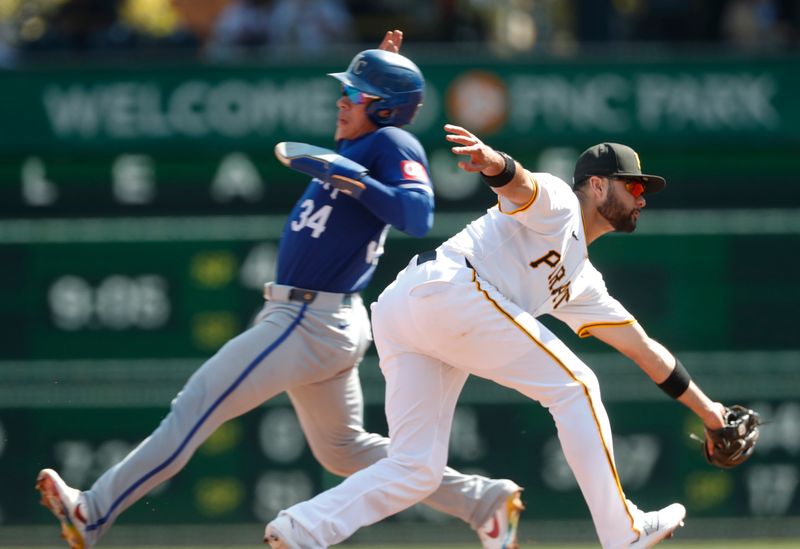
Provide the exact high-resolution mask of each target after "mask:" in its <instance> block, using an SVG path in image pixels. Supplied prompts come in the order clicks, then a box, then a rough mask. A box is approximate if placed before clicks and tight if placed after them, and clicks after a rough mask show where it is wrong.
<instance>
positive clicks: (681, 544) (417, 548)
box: [4, 539, 800, 549]
mask: <svg viewBox="0 0 800 549" xmlns="http://www.w3.org/2000/svg"><path fill="white" fill-rule="evenodd" d="M476 546H477V544H476V543H458V544H452V543H443V544H386V545H370V546H369V549H475V548H476ZM64 547H66V545H57V546H56V545H53V546H42V545H37V546H21V545H20V546H10V547H5V548H4V549H64ZM108 547H109V549H210V547H211V546H204V545H197V546H189V545H173V546H163V547H162V546H154V545H148V546H144V547H123V546H117V545H109V546H108ZM238 547H255V545H253V546H244V545H242V546H238ZM337 547H339V548H340V549H345V548H347V547H350V548H353V549H359V548H367V546H366V545H363V544H356V543H350V544H342V545H339V546H337ZM597 547H598V545H597V544H592V543H578V544H575V543H568V544H560V543H523V544H521V545H520V549H596V548H597ZM658 547H659V549H661V548H662V547H663V548H664V549H798V548H800V540H797V539H761V540H736V541H733V540H700V541H679V540H668V541H666V542H664V543H663V544H661V545H659V546H658Z"/></svg>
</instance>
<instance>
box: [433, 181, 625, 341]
mask: <svg viewBox="0 0 800 549" xmlns="http://www.w3.org/2000/svg"><path fill="white" fill-rule="evenodd" d="M528 175H529V177H530V178H531V180H532V182H533V187H534V191H533V196H532V197H531V199H530V200H529V201H528V203H527V204H525V205H523V206H517V205H515V204H513V203H511V202H509V201H508V200H506V199H504V198H502V197H501V198H500V201H499V202H498V204H497V205H496V206H494V207H493V208H490V209H489V210H488V211H487V213H486V214H485V215H484V216H482V217H480V218H478V219H476V220H475V221H473V222H472V223H470V224H469V225H467V227H465V228H464V229H463V230H462V231H461V232H459V233H458V234H456V235H455V236H453V237H452V238H450V239H449V240H448V241H447V242H445V243H444V244H443V247H444V248H446V249H449V250H452V251H454V252H456V253H458V254H461V255H464V256H465V257H467V259H469V261H470V263H471V264H472V266H473V267H475V270H476V271H477V272H478V273H479V274H480V275H481V276H482V277H484V278H486V279H488V280H491V281H492V283H493V284H494V285H495V287H496V288H497V289H498V290H500V291H501V292H502V293H503V294H504V295H505V296H506V297H508V298H509V299H511V300H512V301H514V302H515V303H516V304H517V305H519V306H520V307H522V308H523V309H524V310H525V311H527V312H528V313H530V314H531V315H532V316H534V317H537V316H540V315H543V314H550V315H552V316H554V317H556V318H558V319H559V320H561V321H563V322H565V323H566V324H568V325H569V326H570V327H571V328H572V329H573V330H574V331H575V332H576V333H577V334H578V335H580V336H581V337H586V336H587V335H589V334H588V332H587V329H588V328H590V327H592V326H600V325H609V326H613V325H623V324H630V323H632V322H634V318H633V316H632V315H631V314H630V313H629V312H628V311H626V310H625V308H624V307H623V306H622V305H621V304H620V303H619V302H618V301H617V300H616V299H614V298H612V297H611V296H610V295H608V291H607V290H606V285H605V282H604V281H603V276H602V275H601V274H600V272H599V271H598V270H597V269H595V267H594V265H592V263H591V262H590V261H589V256H588V252H587V248H586V246H587V244H586V235H585V232H584V227H583V219H582V216H581V208H580V203H579V202H578V198H577V196H576V195H575V193H574V192H573V191H572V189H571V188H570V187H569V185H567V184H566V183H565V182H564V181H562V180H561V179H559V178H558V177H556V176H554V175H552V174H549V173H535V174H534V173H528Z"/></svg>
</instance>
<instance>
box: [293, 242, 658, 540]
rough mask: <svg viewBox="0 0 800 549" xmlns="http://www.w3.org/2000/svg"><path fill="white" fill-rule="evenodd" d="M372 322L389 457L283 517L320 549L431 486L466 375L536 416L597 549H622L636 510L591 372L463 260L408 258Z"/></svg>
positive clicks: (634, 526)
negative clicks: (548, 421)
mask: <svg viewBox="0 0 800 549" xmlns="http://www.w3.org/2000/svg"><path fill="white" fill-rule="evenodd" d="M445 254H448V255H445ZM372 323H373V332H374V336H375V344H376V346H377V348H378V352H379V354H380V358H381V369H382V371H383V374H384V376H385V378H386V417H387V420H388V425H389V437H390V440H391V442H390V445H389V452H388V456H387V457H386V458H385V459H382V460H380V461H378V462H377V463H375V464H373V465H371V466H370V467H367V468H366V469H363V470H362V471H360V472H358V473H356V474H354V475H352V476H351V477H349V478H348V479H347V480H345V481H344V482H343V483H341V484H340V485H338V486H336V487H334V488H332V489H330V490H328V491H327V492H325V493H323V494H320V495H319V496H317V497H316V498H314V499H312V500H309V501H308V502H305V503H301V504H298V505H295V506H293V507H291V508H290V509H288V510H287V511H286V512H287V514H289V515H290V516H292V518H294V519H295V520H296V521H298V522H299V523H300V524H301V525H302V526H304V527H305V528H306V529H307V530H309V532H311V533H312V535H313V536H314V537H316V538H317V539H318V540H319V541H320V542H322V544H323V545H332V544H335V543H338V542H341V541H342V540H344V539H346V538H347V537H349V536H350V535H352V534H353V533H354V532H355V531H356V530H357V529H358V528H360V527H362V526H365V525H368V524H372V523H375V522H377V521H379V520H381V519H383V518H385V517H387V516H389V515H392V514H394V513H397V512H399V511H402V510H403V509H405V508H407V507H409V506H411V505H413V504H414V503H416V502H418V501H420V500H422V499H423V498H425V497H426V496H427V495H428V494H430V493H432V492H433V491H434V490H435V489H436V487H437V486H438V485H439V482H440V480H441V478H442V474H443V472H444V469H445V463H446V461H447V449H448V439H449V436H450V428H451V424H452V419H453V413H454V410H455V406H456V401H457V400H458V395H459V393H460V392H461V389H462V387H463V386H464V383H465V381H466V379H467V376H468V375H469V374H474V375H478V376H481V377H483V378H487V379H490V380H493V381H495V382H497V383H499V384H501V385H503V386H506V387H509V388H512V389H515V390H517V391H519V392H520V393H522V394H524V395H526V396H528V397H530V398H531V399H534V400H537V401H538V402H540V403H541V404H542V405H543V406H544V407H546V408H547V409H548V411H549V412H550V414H551V415H552V416H553V419H554V420H555V422H556V426H557V429H558V436H559V440H560V442H561V446H562V449H563V451H564V454H565V455H566V458H567V462H568V463H569V465H570V467H571V468H572V471H573V472H574V474H575V477H576V479H577V481H578V484H579V485H580V488H581V490H582V492H583V495H584V498H585V500H586V502H587V504H588V506H589V510H590V512H591V515H592V519H593V521H594V525H595V528H596V530H597V534H598V536H599V538H600V541H601V543H602V545H603V547H607V548H608V547H612V548H618V547H625V546H627V545H629V544H630V543H631V542H632V541H635V540H636V539H637V538H638V535H639V529H640V523H641V517H642V514H643V513H641V512H640V511H638V510H637V509H636V508H635V507H634V506H633V505H632V504H629V502H627V501H626V499H625V494H624V493H623V491H622V487H621V485H620V481H619V476H618V474H617V470H616V467H615V464H614V454H613V450H612V445H611V428H610V425H609V421H608V417H607V415H606V411H605V409H604V408H603V405H602V403H601V401H600V389H599V385H598V382H597V378H596V376H595V375H594V373H593V372H592V371H591V370H590V369H589V368H588V366H586V365H585V364H584V363H583V362H582V361H581V360H580V359H579V358H578V357H577V356H575V354H574V353H572V352H571V351H570V350H569V349H568V348H567V347H566V346H565V345H564V344H563V343H562V342H561V341H560V340H559V339H558V338H556V336H555V335H553V334H552V332H550V331H549V330H548V329H547V328H546V327H545V326H543V325H542V324H541V323H539V322H538V321H537V320H536V319H535V318H533V317H532V316H531V315H530V314H528V313H526V312H525V311H523V310H522V309H520V308H519V307H518V306H517V305H515V304H514V303H512V302H511V301H509V300H508V299H506V298H505V297H504V296H503V295H501V294H500V293H499V292H498V291H497V290H496V289H495V288H494V287H493V286H492V285H491V284H490V283H488V282H487V281H485V280H482V279H481V278H480V277H479V276H477V274H476V273H475V271H473V270H472V269H471V268H469V267H467V265H466V262H465V260H464V258H463V257H460V256H457V255H452V254H449V252H442V251H441V250H440V251H439V252H438V257H437V259H436V260H433V261H428V262H425V263H422V264H421V265H417V264H416V258H415V259H412V261H411V263H410V264H409V266H408V267H407V268H406V269H405V270H404V271H402V272H401V273H400V274H399V275H398V277H397V279H396V280H395V281H394V282H393V283H392V284H391V285H390V286H389V287H388V288H387V289H386V290H385V291H384V292H383V293H382V294H381V296H380V297H379V299H378V301H377V303H375V304H373V308H372Z"/></svg>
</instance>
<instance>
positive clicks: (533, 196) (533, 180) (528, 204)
mask: <svg viewBox="0 0 800 549" xmlns="http://www.w3.org/2000/svg"><path fill="white" fill-rule="evenodd" d="M525 173H526V174H527V175H528V177H529V178H530V180H531V183H533V192H532V193H531V198H530V200H528V201H527V202H526V203H525V205H523V206H520V207H519V208H517V209H516V210H512V211H510V212H504V211H503V206H502V205H501V204H500V200H499V199H498V201H497V209H498V210H500V213H504V214H506V215H514V214H515V213H519V212H524V211H525V210H527V209H528V208H530V207H531V204H533V203H534V202H535V201H536V197H537V196H539V183H537V182H536V178H535V177H533V174H532V173H531V172H528V171H526V172H525Z"/></svg>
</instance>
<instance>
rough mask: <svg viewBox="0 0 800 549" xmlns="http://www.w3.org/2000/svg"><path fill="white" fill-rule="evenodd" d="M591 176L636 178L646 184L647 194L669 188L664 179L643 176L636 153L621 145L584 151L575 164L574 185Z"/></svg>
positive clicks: (597, 147) (596, 146)
mask: <svg viewBox="0 0 800 549" xmlns="http://www.w3.org/2000/svg"><path fill="white" fill-rule="evenodd" d="M590 175H601V176H604V177H607V176H614V177H620V178H626V177H630V178H636V179H638V180H640V181H641V182H642V183H643V184H644V192H645V193H646V194H652V193H657V192H658V191H660V190H662V189H663V188H664V187H666V186H667V182H666V180H665V179H664V178H663V177H659V176H657V175H647V174H643V173H642V164H641V162H639V155H638V154H636V151H634V150H633V149H631V148H630V147H628V146H627V145H621V144H619V143H600V144H599V145H595V146H594V147H589V148H588V149H586V150H585V151H583V153H582V154H581V155H580V156H579V157H578V161H577V162H576V163H575V173H574V175H573V176H572V184H573V185H574V184H575V183H578V182H579V181H583V180H584V179H586V178H587V177H589V176H590Z"/></svg>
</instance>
